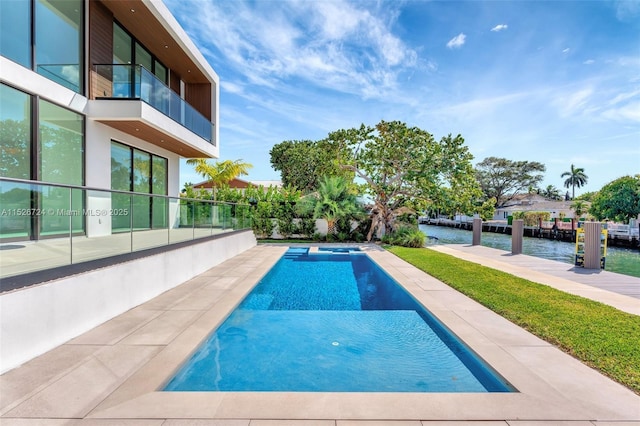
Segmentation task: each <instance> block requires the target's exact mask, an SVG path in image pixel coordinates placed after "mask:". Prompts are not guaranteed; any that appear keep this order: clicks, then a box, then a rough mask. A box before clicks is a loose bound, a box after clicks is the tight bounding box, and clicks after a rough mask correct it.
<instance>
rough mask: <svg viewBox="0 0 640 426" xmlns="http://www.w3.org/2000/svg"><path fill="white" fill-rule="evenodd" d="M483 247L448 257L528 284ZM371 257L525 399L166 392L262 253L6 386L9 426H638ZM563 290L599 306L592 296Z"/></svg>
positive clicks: (574, 372) (521, 340) (564, 367)
mask: <svg viewBox="0 0 640 426" xmlns="http://www.w3.org/2000/svg"><path fill="white" fill-rule="evenodd" d="M477 247H479V246H476V247H472V248H468V247H465V248H463V247H456V246H443V247H442V250H444V251H447V252H449V253H450V254H454V255H459V256H460V257H463V258H464V257H472V258H473V259H470V260H474V261H478V260H480V259H489V260H487V261H488V262H489V261H490V262H495V263H493V267H496V268H501V269H503V270H504V269H505V268H515V269H514V271H516V272H518V273H523V274H525V275H526V274H527V269H528V268H527V266H525V265H522V264H520V265H513V264H511V266H508V265H510V264H509V262H508V259H506V258H505V259H498V260H495V259H493V260H491V255H489V254H487V253H483V248H480V249H478V250H475V251H474V250H473V249H475V248H477ZM362 249H363V250H364V251H366V252H367V254H368V255H369V256H370V257H371V258H372V259H373V260H374V261H375V262H377V263H378V264H379V265H380V266H382V267H383V268H384V269H385V270H386V271H387V272H388V273H389V274H390V275H391V276H392V277H393V278H394V279H395V280H396V281H398V282H399V283H401V284H402V285H403V286H404V287H405V288H407V289H408V290H409V291H410V292H411V293H412V294H413V295H414V297H416V298H417V299H418V300H419V301H420V302H421V303H422V304H423V305H425V307H427V308H428V309H429V310H430V311H431V312H432V313H433V314H434V315H435V316H437V317H438V318H439V319H440V320H441V321H442V322H443V323H444V324H445V325H446V326H447V327H448V328H450V329H451V330H452V331H453V332H454V333H455V334H457V335H458V336H459V337H460V338H461V339H462V340H463V341H465V342H466V343H467V344H468V345H469V346H470V347H471V348H472V349H473V350H474V351H475V352H476V353H477V354H478V355H480V356H481V357H482V358H483V359H484V360H485V361H487V362H488V363H489V364H490V365H491V366H492V367H493V368H494V369H495V370H497V371H498V372H499V373H500V374H501V375H502V376H503V377H505V378H506V379H507V380H508V381H509V382H510V383H511V384H512V385H513V386H515V388H517V389H518V392H516V393H497V394H476V393H461V394H446V393H426V394H420V393H306V392H297V393H291V392H160V391H158V389H159V388H161V387H162V386H163V385H164V384H165V383H166V381H167V380H168V379H170V378H171V376H172V374H173V373H174V372H175V371H176V369H177V368H178V367H179V366H180V365H181V363H182V362H183V361H184V360H185V359H186V358H187V357H188V356H189V355H190V354H191V352H192V351H193V350H194V349H195V348H196V347H197V346H198V344H199V343H200V342H201V341H202V340H203V339H205V338H206V337H207V336H208V334H209V333H210V332H211V331H212V330H213V329H214V328H215V327H216V326H217V325H218V324H219V323H220V322H221V321H222V320H224V318H225V317H226V316H227V315H228V313H229V312H230V311H231V310H232V309H233V308H234V307H235V306H236V305H237V304H238V303H239V301H240V300H241V299H242V298H243V297H244V295H245V294H246V293H248V292H249V291H250V289H251V288H252V287H253V286H254V285H255V284H256V282H257V281H258V280H259V279H260V278H261V277H262V276H263V275H264V274H265V273H266V272H267V271H268V270H269V269H270V268H271V266H272V265H273V264H274V263H275V262H276V261H277V260H278V259H279V258H280V256H281V255H282V254H283V253H284V251H286V246H279V245H259V246H257V247H254V248H252V249H250V250H248V251H246V252H244V253H242V254H240V255H238V256H236V257H234V258H233V259H230V260H228V261H226V262H224V263H222V264H220V265H218V266H216V267H214V268H212V269H210V270H208V271H206V272H205V273H203V274H201V275H199V276H197V277H195V278H193V279H191V280H190V281H188V282H186V283H184V284H182V285H180V286H178V287H176V288H174V289H172V290H170V291H167V292H166V293H163V294H162V295H160V296H158V297H156V298H154V299H152V300H150V301H149V302H147V303H145V304H143V305H140V306H138V307H136V308H134V309H132V310H130V311H128V312H126V313H124V314H123V315H120V316H118V317H116V318H114V319H112V320H111V321H108V322H106V323H104V324H102V325H100V326H99V327H96V328H95V329H93V330H91V331H89V332H87V333H85V334H83V335H81V336H79V337H77V338H75V339H73V340H71V341H69V342H67V343H66V344H64V345H61V346H59V347H58V348H56V349H54V350H52V351H50V352H47V353H46V354H44V355H42V356H40V357H38V358H36V359H34V360H32V361H30V362H28V363H26V364H25V365H23V366H21V367H19V368H16V369H14V370H11V371H9V372H7V373H5V374H4V375H2V376H0V416H1V417H0V424H1V425H2V426H8V425H25V426H27V425H28V426H31V425H104V426H107V425H108V426H112V425H134V426H137V425H140V426H142V425H150V426H151V425H158V426H159V425H164V426H177V425H185V426H186V425H210V426H213V425H216V426H240V425H251V426H267V425H268V426H272V425H273V426H276V425H283V426H287V425H301V426H325V425H326V426H329V425H333V426H374V425H375V426H382V425H389V426H391V425H397V426H418V425H449V426H457V425H463V424H470V425H476V426H493V425H495V426H497V425H502V426H504V425H513V426H515V425H518V426H527V425H572V426H582V425H591V426H593V425H599V426H605V425H606V426H611V425H616V426H627V425H640V396H638V395H636V394H634V393H633V392H631V391H630V390H629V389H627V388H625V387H623V386H621V385H619V384H617V383H615V382H613V381H611V380H610V379H608V378H606V377H604V376H603V375H601V374H600V373H598V372H596V371H595V370H593V369H591V368H589V367H587V366H585V365H584V364H582V363H580V362H579V361H577V360H575V359H574V358H572V357H571V356H569V355H567V354H565V353H563V352H562V351H560V350H558V349H556V348H555V347H553V346H552V345H550V344H548V343H546V342H544V341H542V340H540V339H538V338H537V337H535V336H533V335H531V334H530V333H528V332H526V331H525V330H523V329H521V328H519V327H517V326H515V325H514V324H512V323H510V322H509V321H507V320H505V319H504V318H502V317H500V316H498V315H497V314H495V313H493V312H491V311H489V310H488V309H486V308H484V307H483V306H481V305H479V304H478V303H476V302H474V301H472V300H470V299H469V298H467V297H466V296H463V295H462V294H460V293H458V292H457V291H455V290H453V289H451V288H450V287H448V286H446V285H445V284H443V283H441V282H439V281H438V280H436V279H434V278H432V277H430V276H429V275H427V274H425V273H423V272H422V271H420V270H418V269H416V268H414V267H413V266H411V265H409V264H407V263H406V262H404V261H402V260H401V259H399V258H397V257H395V256H394V255H392V254H391V253H388V252H386V251H384V250H382V249H380V248H379V247H377V246H373V245H368V246H362ZM502 253H504V252H502ZM513 257H514V258H515V257H516V256H513ZM514 260H516V259H514ZM488 266H491V265H488ZM518 268H519V269H518ZM506 272H511V273H514V272H512V271H510V270H507V271H506ZM528 278H529V279H531V280H532V281H544V280H547V281H549V282H554V276H553V274H551V273H548V271H547V272H545V271H535V270H532V269H529V276H528ZM556 280H557V282H560V285H563V286H567V288H568V290H576V291H587V292H589V289H588V288H582V287H583V286H586V285H585V284H581V283H579V282H571V280H569V279H567V278H564V277H562V278H557V277H556ZM569 284H571V286H570V285H569ZM132 285H135V283H132ZM569 287H571V288H569ZM603 292H606V293H603ZM609 293H611V292H609V291H605V290H600V291H598V292H593V291H591V295H592V297H593V298H600V297H603V298H605V299H607V297H612V299H615V300H614V303H622V305H625V306H628V307H629V309H637V308H638V307H639V306H640V300H638V299H636V298H633V297H630V296H624V295H619V294H617V293H616V295H617V296H611V294H609ZM605 296H606V297H605ZM607 300H608V299H607ZM604 303H607V301H604ZM0 343H1V342H0Z"/></svg>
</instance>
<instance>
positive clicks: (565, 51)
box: [562, 47, 571, 53]
mask: <svg viewBox="0 0 640 426" xmlns="http://www.w3.org/2000/svg"><path fill="white" fill-rule="evenodd" d="M570 50H571V49H569V48H568V47H567V48H566V49H563V50H562V53H569V51H570Z"/></svg>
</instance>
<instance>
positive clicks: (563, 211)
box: [493, 194, 574, 220]
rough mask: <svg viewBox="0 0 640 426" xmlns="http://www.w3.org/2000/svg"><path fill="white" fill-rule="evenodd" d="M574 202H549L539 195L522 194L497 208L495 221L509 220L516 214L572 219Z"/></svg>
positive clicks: (494, 216)
mask: <svg viewBox="0 0 640 426" xmlns="http://www.w3.org/2000/svg"><path fill="white" fill-rule="evenodd" d="M572 203H573V202H572V201H549V200H547V199H546V198H545V197H543V196H541V195H538V194H521V195H518V196H516V197H515V198H514V199H512V200H509V201H508V202H507V203H505V205H503V206H500V207H497V208H496V211H495V212H494V214H493V220H507V218H508V217H509V216H513V214H514V213H515V212H526V211H536V212H549V213H550V214H551V219H555V218H560V217H565V218H567V219H572V218H573V217H574V211H573V210H572V209H571V204H572Z"/></svg>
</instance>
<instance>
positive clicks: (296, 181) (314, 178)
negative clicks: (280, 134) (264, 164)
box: [269, 140, 353, 193]
mask: <svg viewBox="0 0 640 426" xmlns="http://www.w3.org/2000/svg"><path fill="white" fill-rule="evenodd" d="M341 148H342V147H340V146H339V145H336V144H331V143H328V142H327V141H310V140H302V141H284V142H281V143H279V144H277V145H274V146H273V148H271V151H269V155H270V156H271V166H272V167H273V169H274V170H277V171H279V172H280V177H281V179H282V183H283V185H285V186H287V185H290V186H295V187H296V188H298V189H300V190H302V191H303V192H306V193H308V192H313V191H315V190H316V189H317V188H318V186H319V184H320V180H321V179H322V178H323V177H324V176H344V177H345V178H347V179H349V180H353V173H352V172H349V171H348V170H345V169H343V168H341V167H340V162H341V160H340V159H341V158H342V157H344V156H347V155H349V152H348V151H346V150H344V149H343V148H342V151H340V150H341Z"/></svg>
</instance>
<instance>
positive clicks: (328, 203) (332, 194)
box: [298, 176, 363, 238]
mask: <svg viewBox="0 0 640 426" xmlns="http://www.w3.org/2000/svg"><path fill="white" fill-rule="evenodd" d="M298 212H299V213H300V214H301V215H307V214H308V213H309V212H312V214H313V217H314V219H325V220H326V221H327V228H328V230H327V235H328V236H333V235H335V234H336V223H337V222H338V220H341V219H347V220H349V219H351V218H356V217H361V216H362V213H363V209H362V207H361V206H360V205H359V203H358V201H357V194H356V192H355V186H354V185H352V184H351V183H350V182H349V181H348V180H347V179H345V178H344V177H342V176H325V177H323V178H322V179H321V180H320V183H319V186H318V190H317V191H316V192H314V193H311V194H308V195H307V196H305V197H303V198H301V199H300V202H299V203H298ZM329 238H331V237H329Z"/></svg>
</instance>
